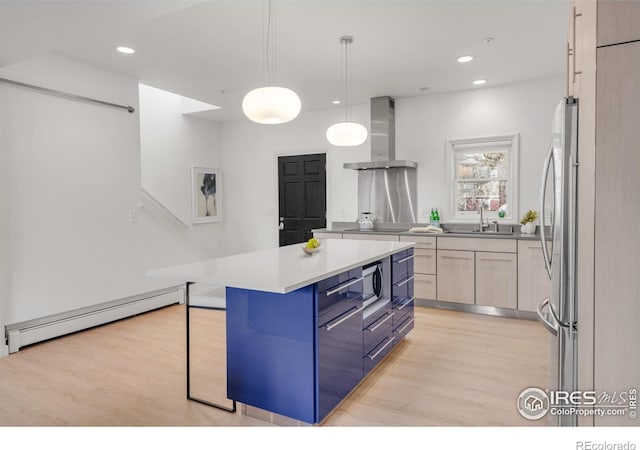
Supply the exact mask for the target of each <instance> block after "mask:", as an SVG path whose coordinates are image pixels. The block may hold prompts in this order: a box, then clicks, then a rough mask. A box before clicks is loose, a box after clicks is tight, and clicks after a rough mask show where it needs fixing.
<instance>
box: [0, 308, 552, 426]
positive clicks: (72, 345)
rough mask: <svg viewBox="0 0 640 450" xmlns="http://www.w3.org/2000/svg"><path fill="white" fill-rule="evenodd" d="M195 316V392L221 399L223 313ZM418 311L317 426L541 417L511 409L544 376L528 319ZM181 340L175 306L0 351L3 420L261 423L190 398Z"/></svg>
mask: <svg viewBox="0 0 640 450" xmlns="http://www.w3.org/2000/svg"><path fill="white" fill-rule="evenodd" d="M192 312H193V313H192V333H193V334H192V336H193V338H192V340H193V347H192V348H193V355H194V356H197V359H198V364H196V365H194V366H193V367H192V380H193V382H192V383H193V384H192V395H195V396H199V397H203V398H205V399H207V400H211V401H215V402H224V401H225V399H224V393H225V387H224V380H225V378H224V377H225V372H226V369H225V367H224V360H223V359H222V358H223V356H224V313H222V312H216V311H207V310H192ZM415 316H416V321H415V323H416V327H415V328H414V330H413V331H412V332H411V333H410V334H409V336H408V337H407V338H406V339H405V341H404V342H403V343H401V345H399V346H398V347H397V348H396V349H394V350H393V352H392V353H391V354H390V355H389V356H388V357H387V358H386V359H385V360H384V361H383V362H382V363H381V364H380V366H378V368H377V369H376V370H375V371H374V372H373V373H371V374H370V375H369V377H368V378H367V379H366V380H365V381H364V382H363V383H361V385H360V386H359V387H358V388H357V389H356V390H355V391H354V392H353V393H352V394H351V395H350V396H349V397H348V398H347V399H346V400H345V401H344V402H343V403H342V404H341V405H340V406H339V407H338V408H337V410H336V411H334V412H333V413H332V414H331V415H330V416H329V417H328V418H327V420H325V422H324V423H323V425H325V426H412V425H415V426H431V425H434V426H501V425H507V426H510V425H516V426H526V425H543V423H542V422H529V421H526V420H524V419H522V418H521V417H520V416H519V414H518V412H517V411H516V408H515V404H516V398H517V396H518V394H519V393H520V391H521V390H522V389H523V388H525V387H529V386H546V384H547V361H548V353H547V352H548V339H547V333H546V332H545V330H544V329H543V328H542V327H541V326H540V325H539V324H538V323H537V322H531V321H523V320H514V319H505V318H498V317H489V316H481V315H473V314H467V313H461V312H452V311H442V310H433V309H427V308H416V314H415ZM184 347H185V333H184V306H171V307H168V308H164V309H162V310H158V311H154V312H151V313H147V314H144V315H141V316H137V317H134V318H130V319H127V320H123V321H120V322H116V323H113V324H109V325H106V326H102V327H98V328H94V329H92V330H88V331H84V332H81V333H76V334H73V335H70V336H66V337H63V338H59V339H56V340H52V341H49V342H46V343H42V344H39V345H35V346H32V347H29V348H26V349H23V350H21V351H20V352H18V353H15V354H12V355H9V356H8V357H6V358H2V359H0V425H14V426H21V425H38V426H56V425H75V426H84V425H91V426H105V425H106V426H136V425H153V426H174V425H175V426H188V425H219V426H254V425H258V426H264V425H268V424H266V423H265V422H261V421H258V420H255V419H252V418H249V417H246V416H242V415H240V414H229V413H225V412H222V411H219V410H216V409H214V408H210V407H207V406H204V405H200V404H198V403H194V402H190V401H187V400H186V399H185V368H184V366H185V350H184ZM207 374H208V376H207Z"/></svg>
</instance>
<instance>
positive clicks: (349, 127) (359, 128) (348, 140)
mask: <svg viewBox="0 0 640 450" xmlns="http://www.w3.org/2000/svg"><path fill="white" fill-rule="evenodd" d="M352 42H353V36H342V37H341V38H340V44H342V49H343V53H344V55H343V56H344V84H343V89H342V91H343V93H342V96H343V101H344V103H345V108H344V109H345V119H344V122H338V123H334V124H333V125H331V126H330V127H329V128H328V129H327V140H328V141H329V143H330V144H331V145H335V146H337V147H353V146H356V145H360V144H362V143H363V142H364V141H366V140H367V135H368V133H367V129H366V127H365V126H364V125H362V124H359V123H358V122H353V121H351V120H349V118H350V112H351V111H350V103H351V98H350V97H351V86H350V84H351V65H350V59H351V58H350V57H349V44H351V43H352Z"/></svg>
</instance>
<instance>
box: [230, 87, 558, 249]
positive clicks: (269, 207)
mask: <svg viewBox="0 0 640 450" xmlns="http://www.w3.org/2000/svg"><path fill="white" fill-rule="evenodd" d="M562 92H563V81H562V78H561V77H554V78H549V79H542V80H535V81H530V82H526V83H519V84H513V85H508V86H501V87H495V88H481V89H477V90H468V91H463V92H457V93H445V94H435V95H426V96H421V97H413V98H404V99H397V100H396V158H397V159H410V160H414V161H417V162H418V167H419V169H418V206H419V211H420V212H421V213H422V215H421V216H420V219H419V220H426V217H425V212H426V211H428V210H429V209H430V208H431V207H434V206H436V207H438V208H440V210H441V211H442V213H443V214H442V216H443V220H444V221H446V220H447V218H448V217H450V215H451V212H450V208H449V201H450V197H449V195H450V194H449V192H450V191H449V189H450V188H449V185H448V183H447V178H446V154H447V153H446V147H445V141H446V140H447V139H451V138H465V137H476V136H487V135H496V134H509V133H520V201H519V209H520V211H526V210H527V209H537V204H538V191H539V188H538V185H539V177H540V175H541V171H542V164H543V160H544V156H545V154H546V151H547V146H548V144H549V139H550V129H551V128H550V127H551V118H552V114H553V110H554V107H555V105H556V103H557V102H558V100H559V99H560V98H561V96H562ZM338 120H341V109H340V108H335V109H330V110H322V111H314V112H308V113H302V114H301V115H300V116H299V117H298V118H297V119H295V120H294V121H293V122H290V123H288V124H284V125H278V126H266V125H257V124H254V123H251V122H250V121H249V120H247V119H242V120H237V121H233V122H229V123H226V124H224V125H223V127H222V147H223V152H224V171H225V176H226V183H225V187H226V189H227V192H226V205H227V209H226V212H227V216H226V230H227V236H228V238H229V243H230V244H229V245H230V246H231V247H230V248H229V251H230V252H231V253H234V252H239V251H247V250H251V249H256V248H265V247H269V246H274V245H278V232H277V228H276V226H277V220H278V207H277V206H278V205H277V198H278V186H277V171H276V157H277V155H278V154H280V153H289V154H303V153H313V152H322V151H328V154H327V169H328V173H327V192H328V194H327V199H328V200H327V213H328V222H331V221H354V220H356V219H357V175H356V172H355V171H353V170H345V169H343V168H342V164H343V163H344V162H348V161H366V160H369V158H370V143H369V140H367V141H366V142H365V143H364V144H363V145H361V146H359V147H356V148H338V147H331V146H330V145H329V143H328V142H327V140H326V137H325V131H326V129H327V127H328V126H329V125H331V123H333V122H335V121H338ZM354 120H358V121H361V122H362V123H365V124H366V125H367V128H369V120H370V119H369V105H368V104H367V105H358V106H356V107H354ZM518 216H520V213H518Z"/></svg>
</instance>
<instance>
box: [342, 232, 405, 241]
mask: <svg viewBox="0 0 640 450" xmlns="http://www.w3.org/2000/svg"><path fill="white" fill-rule="evenodd" d="M342 239H358V240H361V241H399V240H400V239H399V238H398V235H397V234H365V233H359V234H344V235H342Z"/></svg>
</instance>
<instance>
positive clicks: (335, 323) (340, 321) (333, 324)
mask: <svg viewBox="0 0 640 450" xmlns="http://www.w3.org/2000/svg"><path fill="white" fill-rule="evenodd" d="M354 308H355V310H354V311H353V312H352V313H351V314H347V315H346V316H344V317H343V318H342V319H340V320H338V321H337V322H334V323H332V324H331V325H326V326H325V328H326V330H327V331H331V330H333V329H334V328H335V327H337V326H338V325H340V324H341V323H342V322H344V321H345V320H347V319H350V318H351V317H353V316H355V315H356V314H358V313H359V312H360V311H361V310H362V306H354Z"/></svg>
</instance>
